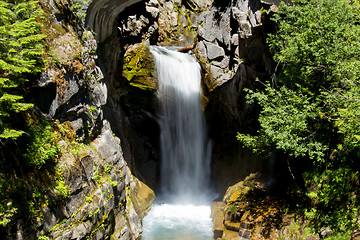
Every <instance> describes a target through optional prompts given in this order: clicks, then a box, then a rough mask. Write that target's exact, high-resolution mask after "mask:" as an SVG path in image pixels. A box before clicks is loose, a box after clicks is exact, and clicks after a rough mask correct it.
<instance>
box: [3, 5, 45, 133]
mask: <svg viewBox="0 0 360 240" xmlns="http://www.w3.org/2000/svg"><path fill="white" fill-rule="evenodd" d="M41 15H42V12H41V11H40V10H39V9H38V7H37V1H32V0H31V1H25V0H22V1H11V0H7V1H3V0H2V1H0V138H4V139H7V138H14V139H16V138H18V137H19V136H21V135H22V133H23V131H21V130H16V129H14V126H12V124H11V123H12V119H11V115H12V114H13V113H18V112H23V111H26V110H27V109H29V108H32V106H33V105H32V104H30V103H25V102H24V101H23V96H22V91H21V90H22V88H23V85H24V83H25V82H27V81H28V80H29V77H31V76H32V75H34V74H38V73H40V72H41V71H42V69H43V64H42V62H43V60H42V59H41V55H42V54H43V53H44V51H43V46H44V45H43V43H42V40H43V39H44V38H45V35H43V34H41V27H42V25H41V24H40V23H39V22H38V21H37V19H38V18H40V17H41Z"/></svg>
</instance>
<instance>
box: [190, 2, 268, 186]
mask: <svg viewBox="0 0 360 240" xmlns="http://www.w3.org/2000/svg"><path fill="white" fill-rule="evenodd" d="M270 9H272V8H271V5H268V4H263V3H262V2H261V1H259V0H247V1H235V2H233V3H230V1H229V2H220V1H215V2H214V4H213V5H212V6H211V8H210V9H209V10H208V11H206V12H204V13H202V15H201V16H200V18H199V22H200V26H199V35H198V42H197V43H196V46H195V53H196V56H197V58H198V59H199V63H200V64H201V66H202V68H203V71H204V86H205V90H206V91H205V94H206V97H207V98H208V103H207V105H206V109H205V114H206V119H207V123H208V126H209V131H210V136H211V138H212V139H213V143H214V146H213V169H214V170H213V174H214V177H215V179H216V180H215V182H216V183H217V184H218V187H219V189H220V191H222V192H223V191H225V189H226V187H227V186H229V185H231V184H234V183H235V182H237V181H239V180H241V179H243V178H244V177H245V176H246V175H247V174H248V173H249V172H254V171H261V172H264V171H265V169H266V168H267V165H266V163H265V162H263V161H262V160H261V159H259V158H258V157H257V156H256V155H254V154H253V153H251V151H249V150H247V149H243V148H242V147H241V145H240V144H239V143H238V142H237V140H236V134H237V132H238V131H239V130H245V131H252V130H254V129H256V126H257V123H256V111H257V110H256V109H255V108H254V106H253V105H249V104H247V103H246V100H245V95H246V94H245V92H244V91H243V90H244V88H249V89H254V88H255V84H256V82H255V79H256V78H259V79H260V80H262V79H269V78H270V76H271V75H272V72H273V68H274V66H273V62H272V58H271V56H270V54H269V53H268V51H267V47H266V44H265V36H266V34H267V31H268V30H267V28H266V27H267V26H268V25H267V24H268V22H269V20H268V18H269V17H268V14H270V13H271V10H270ZM265 26H266V27H265Z"/></svg>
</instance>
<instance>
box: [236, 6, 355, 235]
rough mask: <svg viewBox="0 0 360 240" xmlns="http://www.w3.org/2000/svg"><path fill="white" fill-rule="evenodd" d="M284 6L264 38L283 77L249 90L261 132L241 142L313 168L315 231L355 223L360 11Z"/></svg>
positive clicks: (310, 210)
mask: <svg viewBox="0 0 360 240" xmlns="http://www.w3.org/2000/svg"><path fill="white" fill-rule="evenodd" d="M292 2H293V4H291V5H287V4H285V3H281V4H280V7H279V10H278V11H277V12H276V13H275V15H274V18H273V20H274V21H275V22H276V23H277V27H278V29H277V32H276V34H273V35H270V36H269V38H268V39H267V42H268V44H269V47H270V50H271V51H272V53H273V55H274V60H275V61H276V62H277V64H278V69H279V72H278V73H277V77H276V79H271V81H270V82H271V84H265V86H264V87H263V88H262V89H260V90H258V91H254V92H253V91H249V92H248V96H247V99H248V101H249V102H250V103H253V102H256V103H257V104H258V105H259V106H260V107H261V109H260V114H259V124H260V129H259V130H258V131H257V133H256V134H245V133H239V134H238V135H237V138H238V140H239V141H241V142H242V143H243V144H244V145H245V146H247V147H249V148H251V149H253V151H255V152H259V153H262V154H264V156H269V154H270V153H271V151H273V150H274V149H277V150H280V151H281V152H283V153H285V155H286V156H287V158H288V160H290V161H291V160H293V159H295V158H297V159H300V158H301V159H302V160H303V161H306V162H305V163H304V164H307V162H312V163H313V166H314V167H313V169H312V170H311V171H309V172H307V173H304V180H305V185H306V187H307V189H308V193H306V194H305V195H306V196H307V198H308V200H309V203H310V205H309V206H306V208H307V210H305V213H306V216H307V217H308V218H309V220H311V224H312V226H313V227H315V229H316V230H317V231H319V229H321V228H322V227H324V226H329V227H331V228H332V229H333V230H338V231H340V232H342V231H345V230H346V229H351V228H352V227H354V226H355V225H356V219H357V217H358V216H359V211H358V209H357V206H358V205H359V202H360V191H359V185H360V183H359V171H360V168H359V165H358V162H359V160H360V82H359V76H360V51H359V49H360V42H359V41H358V39H359V37H360V26H359V20H360V5H359V3H358V2H357V1H350V0H294V1H292Z"/></svg>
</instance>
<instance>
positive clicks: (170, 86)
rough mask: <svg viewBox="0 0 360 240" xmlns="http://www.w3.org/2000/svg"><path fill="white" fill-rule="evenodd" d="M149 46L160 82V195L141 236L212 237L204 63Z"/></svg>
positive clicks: (181, 54) (145, 220) (147, 237)
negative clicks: (203, 84) (202, 102)
mask: <svg viewBox="0 0 360 240" xmlns="http://www.w3.org/2000/svg"><path fill="white" fill-rule="evenodd" d="M150 51H151V53H152V54H153V56H154V59H155V65H156V70H157V77H158V82H159V90H158V98H159V102H160V119H159V123H160V131H161V133H160V144H161V196H160V197H159V198H160V199H158V200H157V201H158V202H157V203H156V204H154V205H153V206H152V209H151V211H150V212H149V214H148V215H147V216H146V217H145V218H144V220H143V224H144V232H143V239H146V240H153V239H154V240H155V239H156V240H160V239H194V240H195V239H196V240H199V239H204V240H205V239H212V233H211V230H212V223H211V218H210V206H209V205H210V203H209V191H208V189H209V175H210V143H209V140H208V138H207V135H206V128H205V119H204V116H203V112H202V108H201V94H202V93H201V75H200V66H199V64H198V63H197V62H196V61H195V59H194V58H193V57H191V56H190V55H188V54H184V53H179V52H176V51H171V50H169V49H166V48H163V47H150ZM202 204H207V205H202Z"/></svg>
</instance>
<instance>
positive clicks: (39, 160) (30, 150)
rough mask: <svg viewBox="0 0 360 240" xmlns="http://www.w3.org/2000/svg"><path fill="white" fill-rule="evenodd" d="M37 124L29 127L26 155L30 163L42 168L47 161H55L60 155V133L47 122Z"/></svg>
mask: <svg viewBox="0 0 360 240" xmlns="http://www.w3.org/2000/svg"><path fill="white" fill-rule="evenodd" d="M37 124H38V125H34V126H33V127H32V128H30V129H29V136H28V138H29V143H28V144H27V153H26V154H25V155H24V157H25V159H26V162H27V164H28V165H30V166H35V167H36V168H37V169H40V168H41V167H42V166H43V165H45V164H46V163H48V162H51V161H55V160H56V159H57V158H58V157H59V153H60V147H59V145H58V135H57V133H56V132H55V131H54V129H53V127H52V126H51V125H49V124H48V123H47V122H44V123H43V124H39V123H37Z"/></svg>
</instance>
